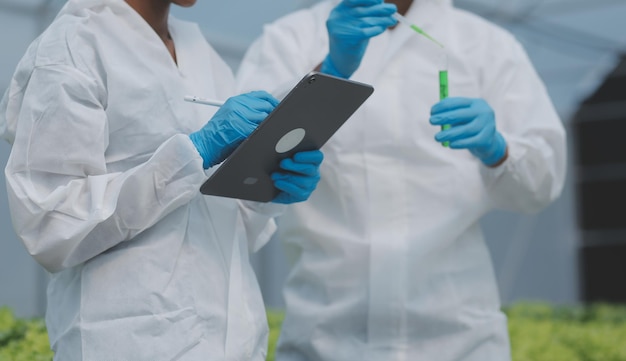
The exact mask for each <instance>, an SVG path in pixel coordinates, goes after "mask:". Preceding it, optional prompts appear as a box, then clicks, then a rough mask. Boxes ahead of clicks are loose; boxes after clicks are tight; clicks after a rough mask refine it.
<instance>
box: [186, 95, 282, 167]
mask: <svg viewBox="0 0 626 361" xmlns="http://www.w3.org/2000/svg"><path fill="white" fill-rule="evenodd" d="M277 105H278V100H277V99H276V98H274V97H273V96H272V95H270V94H269V93H267V92H264V91H253V92H250V93H246V94H241V95H237V96H234V97H231V98H228V100H226V102H225V103H224V105H222V106H221V107H220V109H219V110H218V111H217V112H216V113H215V115H213V117H212V118H211V120H210V121H209V122H208V123H206V125H205V126H204V127H202V129H200V130H198V131H197V132H194V133H191V134H190V135H189V138H191V141H192V142H193V144H194V145H195V146H196V149H198V152H199V153H200V155H201V156H202V160H203V164H202V166H203V167H204V169H207V168H210V167H212V166H214V165H216V164H218V163H221V162H222V161H223V160H224V159H226V158H227V157H228V156H229V155H230V153H232V152H233V151H234V150H235V148H237V146H238V145H239V144H240V143H241V142H242V141H243V140H244V139H246V138H247V137H248V135H250V133H252V131H254V130H255V129H256V127H257V126H258V125H259V124H260V123H261V122H262V121H263V120H264V119H265V118H266V117H267V115H268V114H269V113H271V112H272V110H274V108H275V107H276V106H277Z"/></svg>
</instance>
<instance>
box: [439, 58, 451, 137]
mask: <svg viewBox="0 0 626 361" xmlns="http://www.w3.org/2000/svg"><path fill="white" fill-rule="evenodd" d="M447 97H448V54H446V52H445V50H442V51H441V60H440V63H439V100H444V99H446V98H447ZM447 129H450V124H444V125H442V126H441V130H447ZM441 144H442V145H443V146H444V147H449V146H450V142H448V141H445V142H443V143H441Z"/></svg>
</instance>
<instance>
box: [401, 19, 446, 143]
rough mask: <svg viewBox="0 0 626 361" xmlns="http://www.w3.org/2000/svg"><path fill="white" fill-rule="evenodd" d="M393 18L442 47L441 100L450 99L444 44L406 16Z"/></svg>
mask: <svg viewBox="0 0 626 361" xmlns="http://www.w3.org/2000/svg"><path fill="white" fill-rule="evenodd" d="M393 17H394V18H395V19H396V20H398V22H400V23H401V24H403V25H406V26H408V27H410V28H411V29H413V31H415V32H416V33H418V34H420V35H422V36H424V37H426V38H427V39H428V40H430V41H432V42H433V43H435V44H437V45H439V47H441V49H442V54H441V61H440V65H439V100H443V99H445V98H447V97H448V56H447V54H446V52H445V50H444V48H445V47H444V46H443V44H442V43H440V42H439V41H437V40H436V39H435V38H433V37H432V36H430V35H429V34H428V33H427V32H425V31H424V30H422V29H421V28H420V27H418V26H417V25H414V24H412V23H411V22H410V21H409V19H407V18H405V17H404V16H402V15H400V14H398V13H395V14H393ZM447 129H450V125H448V124H445V125H442V126H441V130H447ZM441 144H442V145H443V146H444V147H449V146H450V142H443V143H441Z"/></svg>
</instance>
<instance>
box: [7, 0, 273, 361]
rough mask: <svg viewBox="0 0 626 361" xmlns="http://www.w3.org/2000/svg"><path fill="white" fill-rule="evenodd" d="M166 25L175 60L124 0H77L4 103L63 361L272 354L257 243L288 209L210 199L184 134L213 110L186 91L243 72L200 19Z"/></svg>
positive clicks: (229, 84) (30, 55) (210, 90)
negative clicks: (252, 254) (211, 41)
mask: <svg viewBox="0 0 626 361" xmlns="http://www.w3.org/2000/svg"><path fill="white" fill-rule="evenodd" d="M169 24H170V32H171V35H172V37H173V39H174V42H175V46H176V55H177V60H178V64H176V63H175V62H174V61H173V59H172V57H171V56H170V53H169V52H168V50H167V48H166V46H165V45H164V44H163V42H162V41H161V39H160V38H159V37H158V36H157V34H156V33H155V32H154V31H153V29H152V28H151V27H150V26H149V25H148V23H146V22H145V21H144V20H143V18H142V17H140V15H139V14H138V13H136V12H135V11H134V10H133V9H132V8H131V7H130V6H129V5H128V4H127V3H126V2H125V1H123V0H82V1H80V0H71V1H70V2H69V3H67V4H66V6H65V7H64V8H63V9H62V10H61V12H60V14H59V15H58V17H57V18H56V20H55V21H54V23H53V24H52V25H51V26H50V27H49V28H48V29H47V30H46V31H45V32H44V33H43V35H41V36H40V37H39V38H38V39H37V40H36V41H35V42H34V43H33V44H32V45H31V46H30V48H29V49H28V51H27V53H26V55H25V56H24V58H23V59H22V61H21V62H20V64H19V65H18V68H17V71H16V73H15V76H14V78H13V80H12V82H11V84H10V88H9V89H8V91H7V93H6V94H5V96H4V98H3V100H2V103H1V105H0V135H2V136H3V137H4V138H6V139H7V140H9V141H10V142H12V143H13V148H12V151H11V155H10V158H9V161H8V165H7V168H6V171H5V173H6V179H7V188H8V195H9V203H10V209H11V214H12V219H13V224H14V227H15V231H16V232H17V234H18V236H19V237H20V238H21V239H22V240H23V242H24V244H25V246H26V248H27V250H28V252H29V253H31V254H32V255H33V257H34V258H35V259H36V260H37V261H38V262H39V263H40V264H41V265H42V266H44V267H45V268H46V269H47V270H48V271H50V272H51V279H50V283H49V287H48V309H47V314H46V323H47V326H48V331H49V336H50V342H51V345H52V348H53V350H54V351H55V359H57V360H62V361H72V360H84V361H104V360H115V361H122V360H125V361H131V360H132V361H143V360H145V361H160V360H203V361H206V360H220V361H221V360H264V359H265V353H266V348H267V346H266V344H267V320H266V316H265V311H264V307H263V301H262V298H261V294H260V291H259V287H258V285H257V281H256V278H255V276H254V273H253V270H252V268H251V266H250V264H249V258H248V249H249V247H251V248H258V247H259V246H260V245H261V244H262V243H263V241H266V240H267V239H268V238H269V236H270V235H271V233H272V232H273V230H274V229H275V224H274V222H273V220H272V218H271V217H272V216H274V215H276V214H277V212H280V211H281V210H282V209H283V207H284V206H281V205H275V204H259V203H253V202H245V203H244V202H238V201H235V200H232V199H227V198H218V197H206V196H203V195H201V194H200V192H199V187H200V185H201V184H202V182H203V181H204V180H206V178H207V175H206V174H205V171H204V170H203V168H202V159H201V157H200V155H199V153H198V151H197V150H196V148H195V147H194V145H193V144H192V142H191V141H190V139H189V137H188V135H187V134H189V133H190V132H192V131H196V130H198V129H200V128H201V127H202V126H203V125H204V124H205V123H206V122H207V121H208V120H209V119H210V118H211V116H212V114H213V113H214V112H215V108H212V107H207V106H198V105H195V104H191V103H187V102H184V101H183V97H184V96H185V95H186V94H197V95H201V96H207V97H214V98H218V99H225V98H227V97H228V96H231V95H234V93H233V90H234V79H233V75H232V72H231V70H230V69H229V68H228V66H227V65H226V64H225V63H224V62H223V61H222V60H221V59H220V58H219V56H218V55H217V54H216V53H215V52H214V50H213V49H212V48H211V47H210V46H209V45H208V44H207V43H206V41H205V39H204V37H203V35H202V34H201V32H200V30H199V28H198V27H197V26H196V25H195V24H191V23H187V22H183V21H180V20H176V19H174V18H171V19H170V22H169ZM249 241H250V245H249V244H248V242H249ZM255 242H256V243H255Z"/></svg>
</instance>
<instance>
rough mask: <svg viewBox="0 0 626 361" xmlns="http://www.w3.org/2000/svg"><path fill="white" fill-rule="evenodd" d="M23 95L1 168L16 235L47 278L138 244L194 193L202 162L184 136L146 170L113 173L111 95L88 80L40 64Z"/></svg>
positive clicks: (201, 174)
mask: <svg viewBox="0 0 626 361" xmlns="http://www.w3.org/2000/svg"><path fill="white" fill-rule="evenodd" d="M23 91H24V92H25V94H24V97H23V99H24V100H23V103H22V104H21V107H20V110H19V119H18V122H17V131H16V138H15V142H14V144H13V149H12V151H11V155H10V157H9V161H8V164H7V167H6V170H5V175H6V179H7V191H8V198H9V205H10V207H11V212H12V220H13V225H14V228H15V231H16V233H17V234H18V236H19V237H20V238H21V239H22V241H23V242H24V244H25V246H26V248H27V250H28V252H29V253H30V254H31V255H32V256H33V257H34V258H35V259H36V260H37V261H38V262H39V263H40V264H41V265H42V266H44V267H45V268H46V269H47V270H49V271H50V272H56V271H60V270H62V269H64V268H68V267H72V266H75V265H77V264H80V263H82V262H85V261H86V260H89V259H90V258H92V257H94V256H96V255H98V254H100V253H101V252H104V251H105V250H107V249H109V248H111V247H113V246H115V245H116V244H118V243H120V242H123V241H126V240H130V239H132V238H133V237H134V236H135V235H137V234H138V233H140V232H142V231H143V230H145V229H147V228H149V227H150V226H152V225H153V224H155V223H156V222H158V221H159V220H160V219H162V218H163V217H164V216H166V215H167V214H168V213H170V212H171V211H173V210H174V209H176V208H178V207H180V206H182V205H184V204H186V203H188V202H189V201H190V200H191V199H192V198H193V197H194V196H196V195H197V193H198V189H199V187H200V185H201V183H202V181H203V180H204V179H205V175H204V172H203V170H202V160H201V158H200V155H199V154H198V152H197V151H196V149H195V147H194V146H193V144H192V143H191V141H190V140H189V137H188V136H186V135H183V134H179V135H175V136H173V137H171V138H170V139H168V140H167V141H165V142H164V143H163V144H162V145H161V146H160V147H159V148H158V149H157V150H156V151H155V152H154V154H153V155H152V157H151V158H150V159H149V160H148V161H146V162H145V163H143V164H140V165H138V166H136V167H134V168H132V169H128V170H126V171H124V172H117V173H111V172H109V171H107V164H106V161H105V151H106V149H107V146H108V136H109V133H108V122H107V116H106V113H105V111H104V109H103V105H102V104H104V99H105V98H106V94H103V93H104V90H103V89H102V87H98V86H97V85H96V83H95V81H94V80H93V79H92V78H89V77H87V76H86V75H85V74H83V73H81V72H80V71H78V70H76V69H75V68H72V67H68V66H64V65H51V66H43V67H37V68H35V70H34V71H33V73H32V75H31V77H30V80H29V82H28V85H27V87H26V88H25V89H24V90H23ZM9 101H10V100H9Z"/></svg>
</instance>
